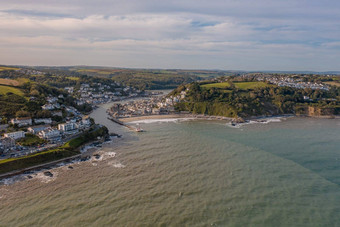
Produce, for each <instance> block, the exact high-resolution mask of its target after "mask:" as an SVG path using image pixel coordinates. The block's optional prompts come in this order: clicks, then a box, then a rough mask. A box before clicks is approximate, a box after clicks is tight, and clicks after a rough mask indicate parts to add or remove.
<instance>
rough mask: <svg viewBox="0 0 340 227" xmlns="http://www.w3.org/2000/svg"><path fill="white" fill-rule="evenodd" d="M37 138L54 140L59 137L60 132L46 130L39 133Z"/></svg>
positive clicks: (50, 129) (51, 129)
mask: <svg viewBox="0 0 340 227" xmlns="http://www.w3.org/2000/svg"><path fill="white" fill-rule="evenodd" d="M38 135H39V137H40V138H43V139H54V138H58V137H60V131H59V130H57V129H53V128H48V129H45V130H42V131H41V132H39V134H38Z"/></svg>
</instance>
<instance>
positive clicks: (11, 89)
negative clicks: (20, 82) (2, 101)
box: [0, 85, 24, 96]
mask: <svg viewBox="0 0 340 227" xmlns="http://www.w3.org/2000/svg"><path fill="white" fill-rule="evenodd" d="M8 92H12V93H13V94H16V95H20V96H23V95H24V93H23V92H22V91H21V90H20V89H18V88H14V87H9V86H3V85H0V95H5V94H7V93H8Z"/></svg>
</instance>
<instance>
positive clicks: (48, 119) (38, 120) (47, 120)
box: [34, 118, 52, 124]
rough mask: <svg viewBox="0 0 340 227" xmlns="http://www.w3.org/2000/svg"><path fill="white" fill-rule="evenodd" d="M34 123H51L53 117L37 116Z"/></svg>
mask: <svg viewBox="0 0 340 227" xmlns="http://www.w3.org/2000/svg"><path fill="white" fill-rule="evenodd" d="M34 123H35V124H40V123H44V124H51V123H52V119H51V118H36V119H34Z"/></svg>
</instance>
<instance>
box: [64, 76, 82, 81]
mask: <svg viewBox="0 0 340 227" xmlns="http://www.w3.org/2000/svg"><path fill="white" fill-rule="evenodd" d="M66 78H67V79H69V80H75V81H77V80H79V77H74V76H68V77H66Z"/></svg>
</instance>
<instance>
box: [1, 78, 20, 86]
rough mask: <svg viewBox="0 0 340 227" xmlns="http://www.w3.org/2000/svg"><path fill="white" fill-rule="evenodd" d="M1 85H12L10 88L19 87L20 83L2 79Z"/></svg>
mask: <svg viewBox="0 0 340 227" xmlns="http://www.w3.org/2000/svg"><path fill="white" fill-rule="evenodd" d="M0 84H2V85H10V86H15V87H16V86H19V85H20V82H19V81H17V80H11V79H3V78H0Z"/></svg>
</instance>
